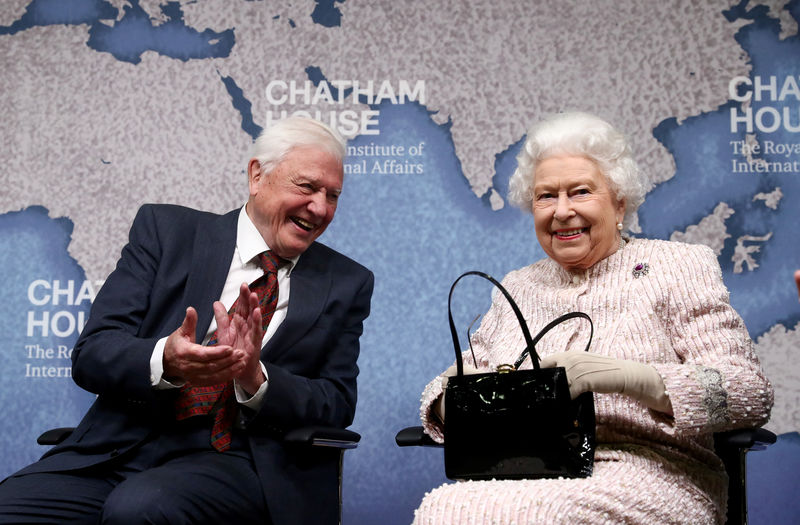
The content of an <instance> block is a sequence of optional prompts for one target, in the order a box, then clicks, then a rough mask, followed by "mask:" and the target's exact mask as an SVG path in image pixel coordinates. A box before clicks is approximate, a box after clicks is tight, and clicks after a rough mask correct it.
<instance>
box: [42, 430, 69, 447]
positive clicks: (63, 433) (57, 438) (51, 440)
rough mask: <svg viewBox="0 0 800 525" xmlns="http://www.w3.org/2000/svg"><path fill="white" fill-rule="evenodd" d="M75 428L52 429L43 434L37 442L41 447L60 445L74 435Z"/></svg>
mask: <svg viewBox="0 0 800 525" xmlns="http://www.w3.org/2000/svg"><path fill="white" fill-rule="evenodd" d="M73 430H75V428H74V427H61V428H51V429H50V430H46V431H45V432H43V433H42V434H41V435H40V436H39V437H38V438H36V442H37V443H38V444H40V445H58V444H59V443H61V442H62V441H64V440H65V439H67V438H68V437H69V435H70V434H72V431H73Z"/></svg>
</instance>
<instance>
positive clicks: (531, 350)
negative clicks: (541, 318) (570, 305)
mask: <svg viewBox="0 0 800 525" xmlns="http://www.w3.org/2000/svg"><path fill="white" fill-rule="evenodd" d="M467 275H477V276H478V277H483V278H484V279H486V280H487V281H489V282H491V283H492V284H493V285H495V286H496V287H497V288H498V289H499V290H500V291H501V292H502V293H503V295H504V296H505V298H506V299H507V300H508V303H509V304H510V305H511V310H513V312H514V315H516V317H517V321H518V322H519V326H520V328H521V329H522V335H523V337H525V350H523V351H522V353H521V354H520V356H519V358H517V361H516V362H515V363H514V369H517V368H519V365H521V364H522V362H523V361H525V358H526V357H528V355H530V356H531V362H532V363H533V368H534V369H535V370H539V368H540V367H539V361H541V358H540V357H539V354H537V353H536V343H538V342H539V340H540V339H541V338H542V337H543V336H544V335H545V334H546V333H547V332H549V331H550V330H551V329H552V328H553V327H554V326H556V325H558V324H560V323H562V322H564V321H567V320H569V319H574V318H576V317H581V318H583V319H586V320H587V321H589V327H590V332H589V341H588V342H587V343H586V351H587V352H588V351H589V345H590V344H591V343H592V337H593V336H594V324H593V323H592V319H591V318H590V317H589V316H588V315H586V314H585V313H583V312H570V313H567V314H564V315H562V316H560V317H558V318H557V319H555V320H553V321H551V322H550V323H548V324H547V326H545V327H544V328H542V330H541V331H539V333H538V334H536V337H535V338H531V333H530V331H529V330H528V324H527V323H526V322H525V318H524V317H523V316H522V312H521V311H520V310H519V307H518V306H517V303H515V302H514V299H513V298H512V297H511V294H509V293H508V291H507V290H506V289H505V288H504V287H503V285H502V284H500V283H499V282H497V280H496V279H495V278H494V277H492V276H491V275H489V274H486V273H484V272H479V271H475V270H473V271H469V272H465V273H463V274H461V275H459V276H458V279H456V280H455V281H454V282H453V285H452V286H451V287H450V295H449V296H448V298H447V318H448V321H449V322H450V334H451V335H452V337H453V348H454V349H455V352H456V374H458V375H459V376H463V375H464V363H463V362H462V358H461V343H460V342H459V341H458V334H457V333H456V326H455V323H454V322H453V313H452V310H451V308H450V305H451V303H452V300H453V290H455V287H456V284H458V281H460V280H461V279H462V278H463V277H466V276H467ZM468 335H469V334H468ZM475 364H476V365H477V363H475Z"/></svg>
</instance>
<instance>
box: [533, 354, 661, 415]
mask: <svg viewBox="0 0 800 525" xmlns="http://www.w3.org/2000/svg"><path fill="white" fill-rule="evenodd" d="M555 366H563V367H564V368H565V369H566V371H567V381H568V383H569V393H570V396H571V397H572V399H575V398H576V397H578V396H579V395H580V394H582V393H584V392H599V393H602V394H614V393H621V394H625V395H627V396H630V397H632V398H634V399H637V400H639V401H641V402H642V403H644V404H645V405H646V406H648V407H650V408H652V409H653V410H658V411H659V412H664V413H666V414H672V403H671V401H670V399H669V397H668V396H667V393H666V387H665V386H664V380H663V379H661V376H660V375H659V374H658V372H657V371H656V369H655V368H653V367H652V366H650V365H648V364H646V363H639V362H638V361H629V360H626V359H614V358H612V357H606V356H602V355H598V354H592V353H590V352H561V353H558V354H553V355H549V356H547V357H544V358H542V361H541V367H542V368H551V367H555Z"/></svg>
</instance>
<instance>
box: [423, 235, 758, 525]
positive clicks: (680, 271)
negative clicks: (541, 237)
mask: <svg viewBox="0 0 800 525" xmlns="http://www.w3.org/2000/svg"><path fill="white" fill-rule="evenodd" d="M503 286H504V287H506V289H507V290H508V291H509V293H510V294H511V295H512V296H513V297H514V300H515V301H516V302H517V304H518V305H519V307H520V309H521V310H522V312H523V315H524V316H525V318H526V321H527V322H528V326H529V327H530V329H531V332H532V333H536V332H537V331H538V330H540V329H541V328H542V327H543V326H544V325H545V324H547V323H548V322H549V321H551V320H553V319H555V318H556V317H558V316H559V315H561V314H564V313H566V312H570V311H574V310H579V311H583V312H586V313H587V314H589V316H590V317H591V318H592V321H593V322H594V327H595V335H594V339H593V341H592V346H591V348H590V352H594V353H598V354H602V355H607V356H611V357H615V358H619V359H630V360H636V361H642V362H647V363H650V364H652V365H653V366H654V367H655V368H656V370H657V371H658V372H659V374H660V375H661V377H662V378H663V380H664V383H665V385H666V390H667V394H668V395H669V398H670V400H671V402H672V407H673V412H674V414H673V415H672V416H669V415H667V414H663V413H659V412H656V411H654V410H651V409H648V408H647V407H645V406H644V405H642V404H641V403H639V402H637V401H636V400H634V399H632V398H629V397H627V396H624V395H621V394H596V395H595V404H596V414H597V441H598V448H597V452H596V455H595V469H594V473H593V475H592V477H590V478H587V479H577V480H571V479H556V480H524V481H481V482H458V483H448V484H445V485H443V486H442V487H439V488H438V489H436V490H434V491H432V492H430V493H428V494H427V495H426V496H425V498H424V499H423V502H422V504H421V506H420V507H419V508H418V509H417V511H416V513H415V523H418V524H420V525H421V524H434V523H436V524H441V523H453V524H456V523H458V524H468V523H517V524H524V523H592V524H596V523H722V522H724V518H725V512H726V509H725V500H726V486H727V477H726V475H725V472H724V469H723V466H722V463H721V461H720V460H719V458H717V456H716V455H715V454H714V452H713V438H712V433H714V432H718V431H723V430H727V429H732V428H736V427H744V426H753V425H761V424H763V423H765V422H766V421H767V420H768V418H769V413H770V409H771V407H772V403H773V390H772V386H771V385H770V383H769V381H768V380H767V378H766V377H765V376H764V374H763V372H762V370H761V366H760V364H759V361H758V358H757V356H756V355H755V353H754V351H753V344H752V341H751V339H750V337H749V335H748V333H747V329H746V327H745V325H744V323H743V321H742V319H741V317H740V316H739V315H738V314H737V313H736V312H735V311H734V310H733V308H732V307H731V306H730V303H729V301H728V291H727V289H726V288H725V285H724V284H723V282H722V273H721V271H720V267H719V264H718V263H717V260H716V257H715V256H714V254H713V252H712V251H711V250H710V249H709V248H707V247H705V246H699V245H688V244H683V243H676V242H668V241H658V240H642V239H631V240H628V242H627V243H626V246H625V247H624V248H623V249H621V250H619V251H617V252H616V253H614V254H612V255H611V256H609V257H607V258H606V259H604V260H602V261H599V262H598V263H597V264H595V265H594V266H592V267H591V268H589V269H588V270H585V271H583V272H574V273H571V272H568V271H566V270H564V269H563V268H561V267H560V266H559V265H558V264H557V263H555V262H554V261H553V260H551V259H544V260H541V261H538V262H536V263H534V264H532V265H530V266H527V267H524V268H521V269H519V270H516V271H513V272H511V273H509V274H508V275H507V276H506V277H505V278H504V279H503ZM588 334H589V328H588V324H587V323H586V322H585V321H582V320H580V319H575V320H571V321H568V322H565V323H562V324H561V325H560V326H559V327H557V328H555V329H553V330H551V331H550V332H549V333H548V335H546V336H545V337H544V338H543V339H542V340H541V341H540V342H539V344H538V345H537V350H538V351H539V352H540V355H542V356H544V355H548V354H551V353H555V352H563V351H565V350H582V349H583V348H584V347H585V344H586V341H587V338H588ZM472 344H473V348H474V350H475V356H476V359H477V361H478V363H477V366H478V368H481V369H488V370H494V369H495V367H496V366H497V365H499V364H503V363H512V362H514V360H515V358H516V357H517V356H518V355H519V353H520V352H521V350H522V349H523V348H524V342H523V338H522V334H521V331H520V329H519V326H518V323H517V320H516V318H515V317H514V315H513V313H512V312H511V308H510V307H509V306H508V303H507V302H506V301H505V298H504V297H503V296H502V295H501V294H496V296H495V298H494V301H493V303H492V306H491V308H490V309H489V311H488V312H487V314H486V315H485V317H484V319H483V321H482V323H481V326H480V328H479V329H478V331H477V332H476V333H475V334H474V336H473V339H472ZM467 356H469V352H466V353H465V360H466V362H470V363H471V361H472V358H471V356H469V357H467ZM530 366H531V363H530V361H526V363H525V364H523V368H530ZM441 393H442V386H441V378H440V377H437V378H435V379H434V380H433V381H431V382H430V383H429V384H428V386H427V387H426V388H425V391H424V392H423V394H422V403H421V408H420V414H421V418H422V422H423V425H424V427H425V430H426V432H428V433H429V434H430V435H431V436H432V437H433V438H434V439H435V440H437V441H442V440H443V436H442V428H441V426H440V424H439V423H438V421H437V420H436V419H435V418H434V417H432V413H431V406H432V404H433V402H434V401H435V400H436V398H437V397H438V396H439V395H440V394H441Z"/></svg>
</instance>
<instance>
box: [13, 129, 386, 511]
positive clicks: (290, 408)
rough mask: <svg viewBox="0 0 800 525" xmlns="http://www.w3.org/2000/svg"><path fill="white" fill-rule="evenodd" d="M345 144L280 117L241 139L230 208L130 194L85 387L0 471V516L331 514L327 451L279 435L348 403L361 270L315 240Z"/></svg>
mask: <svg viewBox="0 0 800 525" xmlns="http://www.w3.org/2000/svg"><path fill="white" fill-rule="evenodd" d="M344 152H345V146H344V141H343V140H342V139H341V137H340V136H339V135H338V134H337V133H336V132H335V131H333V130H331V129H330V128H328V127H327V126H325V125H324V124H321V123H319V122H317V121H315V120H313V119H307V118H299V117H290V118H289V119H286V120H283V121H280V122H278V123H277V124H275V125H274V126H272V127H270V128H268V129H266V130H265V131H264V132H263V133H262V135H261V136H260V137H259V138H258V140H257V141H256V143H255V146H254V154H253V158H252V159H251V160H250V162H249V164H248V167H247V168H248V169H247V171H248V179H249V189H250V195H249V198H248V200H247V203H246V205H245V206H244V207H243V208H241V209H240V210H234V211H231V212H229V213H227V214H225V215H221V216H220V215H216V214H212V213H206V212H201V211H197V210H192V209H188V208H183V207H179V206H169V205H146V206H143V207H142V208H141V209H140V210H139V212H138V214H137V216H136V219H135V220H134V223H133V226H132V228H131V231H130V239H129V243H128V244H127V245H126V246H125V248H124V249H123V251H122V256H121V258H120V260H119V262H118V264H117V268H116V269H115V270H114V272H112V274H111V275H110V276H109V278H108V280H107V281H106V283H105V285H104V286H103V288H102V289H101V291H100V293H99V294H98V296H97V298H96V300H95V302H94V304H93V306H92V312H91V315H90V318H89V321H88V322H87V325H86V327H85V329H84V331H83V333H82V334H81V336H80V338H79V340H78V342H77V343H76V345H75V350H74V352H73V377H74V379H75V382H76V383H77V384H78V385H79V386H81V387H82V388H84V389H86V390H88V391H90V392H92V393H94V394H97V396H98V397H97V400H96V402H95V403H94V405H93V406H92V407H91V409H90V410H89V412H88V413H87V414H86V416H85V417H84V419H83V420H82V421H81V422H80V424H79V425H78V427H77V428H76V429H75V431H74V432H73V433H72V435H71V436H70V437H69V438H68V439H67V440H66V441H65V442H63V443H62V444H60V445H58V446H56V447H55V448H53V449H52V450H51V451H49V452H48V453H47V454H45V456H44V457H43V458H42V459H41V460H39V461H38V462H37V463H34V464H33V465H30V466H28V467H26V468H24V469H22V470H21V471H20V472H18V473H16V474H14V475H12V476H10V477H9V478H8V479H6V480H5V481H4V482H3V484H2V485H0V523H33V522H37V520H40V522H45V523H98V522H99V523H124V524H129V523H164V524H177V523H214V524H218V523H274V524H297V523H328V522H331V521H335V518H336V514H335V511H336V509H335V507H334V508H329V509H325V505H322V504H321V502H320V501H319V499H318V492H323V491H321V490H320V489H321V488H322V487H324V486H325V485H326V484H330V483H336V482H337V470H336V469H337V465H336V462H335V461H333V460H326V459H323V458H322V457H319V458H316V457H313V456H309V455H308V453H307V454H305V455H301V454H299V453H297V452H296V451H293V450H291V449H288V448H286V447H285V445H283V444H282V443H281V441H280V436H281V435H282V434H283V433H285V432H286V431H287V430H290V429H292V428H296V427H299V426H303V425H328V426H338V427H346V426H347V425H349V424H350V423H351V422H352V420H353V415H354V411H355V405H356V376H357V375H358V368H357V366H356V359H357V357H358V353H359V343H358V340H359V336H360V335H361V332H362V325H363V321H364V319H365V318H366V317H367V316H368V315H369V304H370V298H371V295H372V288H373V275H372V273H371V272H370V271H369V270H367V269H366V268H364V267H363V266H361V265H359V264H358V263H356V262H354V261H352V260H350V259H348V258H347V257H345V256H343V255H341V254H339V253H337V252H335V251H334V250H332V249H330V248H328V247H326V246H324V245H322V244H320V243H317V242H316V239H317V237H319V235H320V234H322V232H323V231H325V228H326V227H327V226H328V224H330V222H331V220H332V219H333V216H334V213H335V211H336V204H337V200H338V198H339V194H340V193H341V191H342V182H343V167H342V159H343V157H344ZM328 507H330V505H328Z"/></svg>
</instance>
